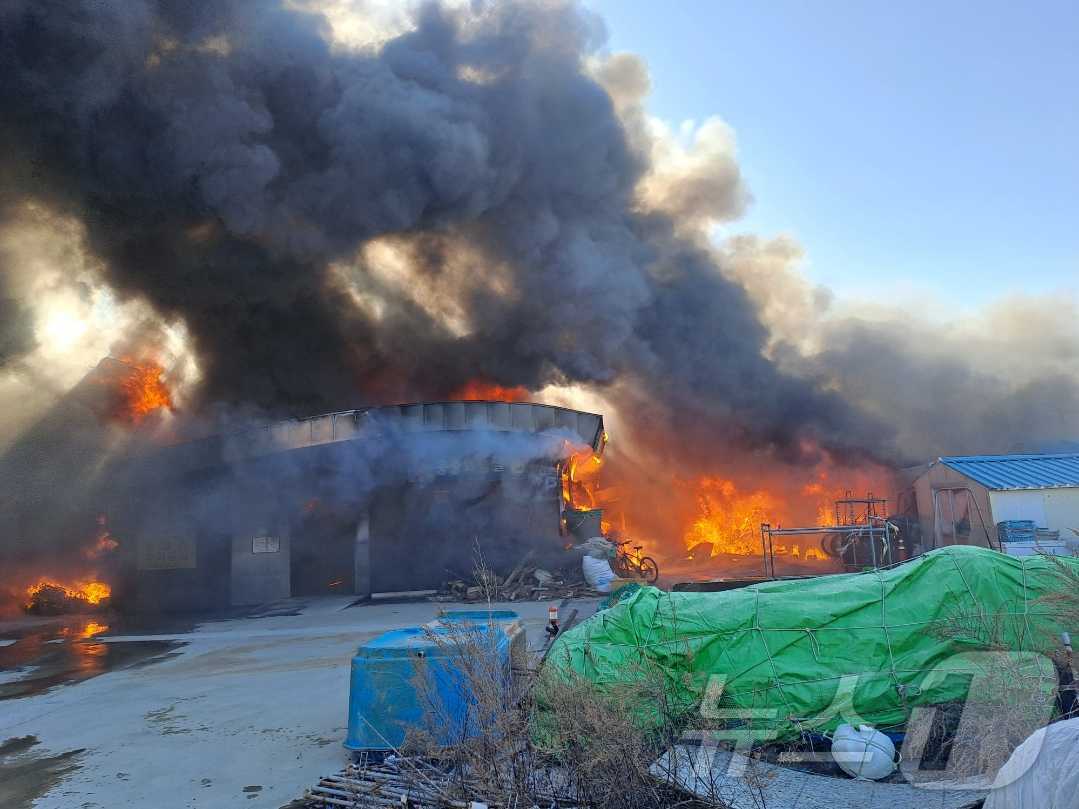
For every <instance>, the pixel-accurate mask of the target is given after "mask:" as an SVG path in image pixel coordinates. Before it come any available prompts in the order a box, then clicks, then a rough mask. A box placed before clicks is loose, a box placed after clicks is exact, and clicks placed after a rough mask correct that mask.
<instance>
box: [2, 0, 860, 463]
mask: <svg viewBox="0 0 1079 809" xmlns="http://www.w3.org/2000/svg"><path fill="white" fill-rule="evenodd" d="M601 44H602V31H601V28H600V26H599V24H598V22H597V21H596V20H595V19H593V18H592V17H591V16H590V15H589V14H587V13H585V12H583V11H582V10H581V9H579V8H578V7H577V6H576V5H574V4H570V3H522V2H512V3H491V4H473V5H471V6H469V7H468V8H467V9H460V8H456V7H455V8H446V7H442V6H439V5H437V4H428V5H424V6H421V7H419V8H418V10H417V11H416V14H415V20H414V26H413V27H412V28H411V29H410V30H408V31H407V32H405V33H402V34H400V35H399V36H397V37H396V38H393V39H391V40H390V41H388V42H386V43H384V44H383V45H382V46H381V47H380V48H378V49H377V50H375V49H370V50H358V49H353V50H348V49H343V48H335V47H333V46H331V43H330V34H329V29H328V24H327V21H326V20H325V19H324V18H323V17H322V16H320V15H319V14H317V13H311V12H308V11H304V10H297V9H295V8H292V7H289V6H287V5H286V4H283V3H277V2H261V3H254V2H214V3H187V2H180V0H114V1H113V2H108V0H64V2H41V0H26V1H25V2H23V1H22V0H14V2H13V1H12V0H6V2H5V3H4V4H3V7H2V9H0V108H2V109H3V116H2V118H0V176H2V178H3V180H4V189H3V192H2V193H3V195H4V199H3V200H0V202H13V201H20V200H24V199H33V200H35V201H36V202H39V203H41V204H45V205H47V206H49V207H50V208H51V209H53V210H56V211H59V212H62V213H66V214H69V215H72V216H75V217H77V218H78V219H80V220H81V221H82V222H84V223H85V228H86V243H87V246H88V248H89V249H90V250H91V251H93V253H94V254H95V255H96V256H97V257H99V258H100V259H101V260H102V262H103V263H104V266H105V271H106V273H107V279H106V280H107V283H108V284H109V285H110V286H111V287H113V288H114V289H115V290H116V291H117V292H119V293H120V294H121V295H123V296H129V297H135V298H139V299H142V300H144V301H146V302H148V303H149V304H150V305H152V306H153V307H154V308H155V309H156V310H157V311H158V312H159V313H160V314H161V315H162V316H163V317H169V318H178V319H181V320H182V321H183V322H184V323H186V325H187V328H188V330H189V332H190V334H191V336H192V340H193V343H194V347H195V350H196V352H197V354H198V357H199V362H200V366H201V370H202V383H201V388H200V391H199V397H200V402H201V403H202V404H204V405H205V404H211V403H227V404H243V405H254V406H257V407H259V408H261V409H262V410H263V411H264V412H266V413H267V414H271V415H307V414H310V413H312V412H317V411H325V410H330V409H337V408H345V407H354V406H357V405H361V404H373V403H379V402H385V401H394V400H398V401H399V400H403V399H415V398H430V397H438V396H442V395H445V394H447V393H448V392H449V391H451V390H453V389H454V388H456V387H459V386H460V385H461V384H462V383H463V382H464V381H466V380H467V379H469V378H472V377H477V376H479V377H486V378H490V379H494V380H497V381H499V382H501V383H503V384H505V385H524V386H526V387H528V388H530V389H537V388H540V387H543V386H544V385H546V384H548V383H572V382H577V383H586V384H590V385H594V386H608V385H614V384H618V385H622V386H625V387H628V388H633V389H634V390H636V391H638V392H640V393H641V394H642V395H645V396H647V397H649V398H651V399H654V400H655V401H656V402H657V403H659V405H660V406H661V407H662V409H663V411H664V413H665V419H666V420H667V422H668V425H669V426H670V427H672V428H674V429H675V430H676V432H678V434H680V435H683V436H687V437H688V438H689V440H687V442H686V443H687V445H688V446H690V447H692V446H694V444H695V443H696V442H695V441H694V440H693V439H694V438H695V437H698V436H700V437H709V438H710V439H712V440H714V439H716V438H723V439H725V440H734V441H738V442H740V443H742V444H746V445H751V446H770V447H773V448H776V449H778V450H780V451H782V452H787V453H793V454H797V453H798V452H799V451H800V447H801V446H802V445H803V443H802V439H804V438H812V439H814V441H815V442H816V443H819V444H821V445H823V446H824V447H826V448H829V449H831V450H833V451H837V452H840V451H841V452H854V453H857V452H859V451H879V450H880V449H881V446H880V444H879V436H880V435H881V433H880V432H879V425H874V424H872V423H871V421H870V420H869V419H868V418H867V417H865V416H863V415H861V414H860V413H859V411H857V410H855V409H854V408H852V407H850V406H848V405H847V404H846V403H845V401H844V400H843V399H842V398H841V397H840V396H839V395H837V394H835V393H833V392H828V391H826V390H825V389H824V388H823V387H821V386H819V385H818V384H816V383H814V382H812V381H807V380H806V379H803V378H799V377H796V376H794V375H791V374H788V373H784V372H781V371H780V370H778V369H777V367H776V366H775V365H774V364H773V362H772V361H771V360H769V359H767V358H766V357H765V353H764V349H765V345H766V342H767V339H768V332H767V330H766V328H765V327H764V326H763V325H762V323H761V321H760V319H759V318H758V316H757V314H756V309H755V306H754V305H753V304H752V303H751V302H750V300H749V298H748V297H747V294H746V293H745V291H744V289H743V287H742V286H741V285H740V284H738V283H736V282H735V281H732V280H730V279H729V278H728V277H726V276H725V275H724V274H723V273H721V272H720V268H719V266H718V264H717V259H716V257H715V255H714V253H713V252H712V251H711V250H709V249H708V248H707V246H705V245H703V244H701V243H700V242H699V241H698V240H697V239H695V238H693V237H690V236H687V235H685V232H684V230H682V229H680V228H679V226H678V225H679V223H678V222H676V221H674V218H673V217H672V216H671V215H670V214H666V213H663V212H661V211H657V210H655V209H652V210H646V209H645V208H643V207H642V206H641V205H640V201H639V199H638V197H637V193H636V192H637V187H638V184H639V181H640V180H641V178H642V177H643V176H644V175H645V173H646V172H647V171H648V169H649V164H648V156H647V154H645V152H644V151H643V150H642V149H641V148H639V144H638V138H637V137H636V133H634V132H632V131H628V130H627V124H626V120H627V119H626V118H625V117H620V116H619V114H618V112H617V110H616V109H615V104H614V102H613V101H612V97H611V95H610V94H609V93H608V91H607V90H606V89H604V87H602V86H601V85H600V84H599V83H597V80H596V79H595V78H593V76H592V74H591V73H590V71H589V70H588V66H587V60H588V59H589V58H590V57H591V56H592V55H594V54H595V52H596V48H597V47H599V46H600V45H601ZM734 179H735V180H737V177H735V178H734ZM724 181H725V180H724ZM711 187H712V186H710V185H707V184H703V185H701V186H700V187H699V188H697V189H696V190H695V191H694V194H698V193H702V192H701V190H700V189H704V190H705V191H704V192H703V193H706V192H707V189H709V188H711ZM378 239H383V240H389V241H390V242H391V243H393V242H394V240H396V243H397V245H398V248H399V249H400V250H401V251H403V252H404V253H406V254H407V255H408V256H409V257H410V263H409V267H410V270H409V272H410V273H411V276H410V277H409V279H407V281H406V282H405V284H404V285H403V286H404V288H408V287H409V286H411V285H420V286H423V285H427V286H430V287H431V288H437V287H438V285H439V284H440V283H443V282H445V281H446V280H447V279H448V280H450V281H455V282H456V281H459V282H460V283H459V284H458V285H457V289H458V291H457V293H456V300H455V306H456V307H457V308H458V309H459V310H460V311H461V313H462V315H461V316H462V318H463V319H464V321H465V327H463V328H457V329H455V328H451V326H450V325H448V324H447V321H446V319H445V318H444V317H442V316H440V315H439V313H438V311H437V306H436V305H435V304H437V301H434V302H432V301H424V300H417V298H416V296H410V295H408V294H400V290H401V289H402V286H401V285H398V286H396V287H394V286H392V285H389V284H387V282H386V279H385V278H384V277H382V276H380V275H378V274H377V273H374V272H370V271H369V269H370V268H369V266H368V263H367V261H368V260H367V259H366V258H365V257H364V252H363V248H364V247H365V245H369V244H370V243H371V242H372V240H378ZM462 256H464V257H462ZM0 290H2V288H0ZM364 295H368V296H374V297H376V298H377V299H378V300H379V301H380V304H379V306H378V307H375V308H374V309H372V308H371V307H364V306H362V305H359V304H358V303H357V299H358V297H359V298H362V297H363V296H364ZM12 305H13V304H8V303H4V306H5V307H10V306H12ZM5 319H7V318H5ZM24 348H25V345H24V343H22V342H20V341H19V338H18V337H17V336H16V337H9V336H8V335H7V333H6V329H5V333H4V349H3V350H4V356H2V357H0V361H4V360H6V359H7V358H8V357H9V355H12V354H14V353H16V351H17V350H22V349H24ZM874 442H877V443H876V444H874Z"/></svg>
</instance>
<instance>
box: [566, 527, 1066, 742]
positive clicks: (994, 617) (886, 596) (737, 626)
mask: <svg viewBox="0 0 1079 809" xmlns="http://www.w3.org/2000/svg"><path fill="white" fill-rule="evenodd" d="M1076 576H1079V559H1071V558H1067V559H1063V558H1056V559H1050V558H1048V557H1044V556H1030V557H1023V558H1017V557H1011V556H1006V555H1004V554H1001V553H997V552H996V551H991V550H987V549H984V548H975V547H964V546H952V547H948V548H941V549H939V550H935V551H932V552H930V553H928V554H925V555H924V556H920V557H918V558H916V559H913V560H911V561H909V562H905V563H902V564H899V565H896V566H894V567H891V568H887V569H882V570H872V571H866V572H863V573H852V574H845V575H835V576H821V577H818V578H813V579H803V580H786V581H774V582H766V583H762V584H757V585H753V586H751V587H746V588H744V589H741V590H732V591H727V592H720V593H667V592H663V591H661V590H657V589H655V588H653V587H645V588H642V589H641V590H639V591H638V592H636V593H634V594H633V595H632V596H630V597H629V598H628V599H626V600H624V601H622V602H620V603H618V604H615V605H614V606H612V607H611V608H610V609H606V610H601V611H600V612H598V613H597V614H596V615H594V616H593V617H592V618H590V619H589V620H587V621H585V622H584V623H582V624H580V625H579V626H577V627H575V628H573V629H572V630H570V631H569V632H567V633H565V634H564V635H562V636H561V637H559V638H558V640H557V641H556V643H555V645H554V648H553V649H552V650H551V653H550V656H549V658H548V661H547V662H548V668H549V669H550V670H551V673H552V674H554V675H557V674H558V673H559V672H562V673H575V674H576V675H578V676H581V677H584V678H586V679H587V680H589V681H591V682H592V683H594V684H596V685H597V686H599V687H600V688H602V689H618V688H619V687H620V686H629V685H632V684H634V682H636V681H639V680H640V679H641V678H643V677H651V676H659V677H660V678H662V679H663V680H664V683H665V690H666V692H667V694H668V703H669V705H670V706H672V707H673V708H674V709H675V710H678V711H683V712H687V713H689V712H696V713H697V715H703V716H704V717H705V718H708V717H709V716H710V715H711V716H715V717H723V718H726V719H730V718H735V719H737V718H738V717H745V718H746V719H747V720H752V721H755V722H759V721H762V720H763V721H765V722H770V723H771V724H772V725H773V728H774V738H780V739H782V738H791V737H794V736H797V735H798V734H799V733H800V732H802V731H807V730H819V731H830V730H833V729H834V728H835V727H836V726H837V725H839V724H840V723H842V722H850V723H852V724H858V723H866V724H871V725H874V726H875V727H878V728H882V729H885V728H896V727H900V726H902V725H903V724H904V723H905V722H906V720H907V718H908V717H909V716H910V712H911V710H912V709H913V708H914V707H916V706H919V705H936V704H941V703H947V702H955V701H962V700H963V699H965V698H966V696H967V693H968V691H969V690H970V689H971V688H972V685H971V684H972V666H977V665H978V663H977V658H978V656H977V655H976V654H975V655H972V654H971V653H974V652H983V651H988V650H1006V651H1007V652H1011V653H1016V652H1018V653H1022V654H1020V655H1019V656H1016V655H1014V654H1013V655H1012V657H1013V659H1015V658H1016V657H1018V658H1019V659H1020V662H1022V659H1023V658H1024V656H1025V657H1026V658H1028V659H1027V660H1026V663H1027V664H1029V665H1030V666H1031V667H1032V669H1031V670H1032V671H1033V672H1035V673H1036V674H1037V675H1039V676H1045V675H1046V672H1048V674H1049V676H1052V673H1053V669H1052V664H1051V662H1050V661H1049V660H1048V658H1046V657H1044V656H1043V655H1044V654H1046V653H1049V652H1052V651H1054V650H1056V649H1058V648H1059V646H1060V640H1059V638H1060V633H1061V632H1062V631H1065V630H1067V631H1071V632H1073V633H1074V631H1075V630H1076V629H1077V627H1074V626H1064V619H1063V618H1062V617H1061V614H1062V610H1061V608H1060V606H1059V605H1058V604H1054V603H1053V602H1052V600H1050V599H1047V596H1050V595H1051V594H1054V593H1056V594H1059V593H1061V592H1062V591H1064V590H1065V588H1074V582H1075V581H1076V578H1075V577H1076ZM1077 598H1079V594H1077ZM972 661H973V662H972ZM1017 670H1019V669H1017Z"/></svg>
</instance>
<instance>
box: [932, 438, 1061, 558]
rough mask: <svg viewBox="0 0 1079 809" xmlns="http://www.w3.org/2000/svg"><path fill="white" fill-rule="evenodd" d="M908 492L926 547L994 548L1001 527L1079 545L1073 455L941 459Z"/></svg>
mask: <svg viewBox="0 0 1079 809" xmlns="http://www.w3.org/2000/svg"><path fill="white" fill-rule="evenodd" d="M914 492H915V496H916V498H917V502H918V515H919V520H920V522H921V526H922V536H923V537H924V538H925V539H926V540H927V542H926V545H927V546H928V547H940V546H942V545H954V544H962V545H982V546H987V547H991V548H996V549H1000V547H1001V546H1000V539H1001V537H1000V536H999V534H1000V529H998V526H1000V524H1001V523H1008V524H1015V525H1021V526H1025V527H1029V528H1030V529H1031V530H1033V531H1034V532H1035V534H1036V536H1037V537H1039V538H1040V541H1042V542H1044V543H1045V544H1047V545H1048V544H1049V543H1050V542H1057V541H1059V542H1060V543H1063V544H1064V545H1065V546H1066V545H1068V544H1071V545H1074V546H1076V547H1079V452H1064V453H1041V454H1028V455H949V456H943V457H941V458H938V459H937V460H936V461H934V462H933V463H931V464H930V465H929V468H928V469H927V470H926V471H925V472H924V473H923V474H922V475H921V476H920V477H918V478H917V479H916V480H915V481H914ZM1031 524H1033V525H1031Z"/></svg>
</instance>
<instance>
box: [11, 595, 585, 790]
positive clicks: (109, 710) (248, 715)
mask: <svg viewBox="0 0 1079 809" xmlns="http://www.w3.org/2000/svg"><path fill="white" fill-rule="evenodd" d="M597 601H598V600H584V601H578V602H574V603H573V604H571V605H569V606H567V607H565V608H564V609H563V614H564V615H565V614H567V613H568V612H569V611H570V610H572V609H574V608H576V609H578V610H579V614H580V616H581V617H582V618H584V617H587V616H588V615H591V614H592V613H593V612H594V611H595V609H596V604H597ZM349 604H350V598H349V597H344V596H342V597H323V598H313V599H291V600H289V601H286V602H281V603H280V604H277V605H274V609H272V610H265V611H264V612H263V613H262V617H252V616H248V617H243V618H233V619H228V620H219V621H212V622H208V623H204V624H200V625H197V626H193V627H173V628H172V629H171V630H170V631H142V632H140V633H139V634H133V633H132V634H108V633H105V634H99V635H96V636H94V637H89V638H84V637H80V636H81V635H84V634H86V633H87V632H88V631H93V630H94V629H100V627H94V628H91V630H87V629H86V628H85V625H86V623H87V621H88V619H82V621H81V622H78V623H65V624H63V625H59V626H58V625H56V624H41V623H38V624H29V625H21V624H19V623H17V622H16V623H7V624H0V653H4V654H6V655H7V657H6V658H5V657H3V656H0V666H5V668H0V806H3V807H5V809H19V808H20V807H30V806H33V807H37V809H53V808H54V807H55V808H56V809H59V808H60V807H64V809H70V807H79V809H97V807H101V808H102V809H113V807H119V806H152V807H155V809H171V807H177V808H179V807H231V806H243V807H248V809H261V808H262V807H268V808H272V809H277V807H282V806H285V805H287V804H288V803H289V802H290V801H291V800H293V799H295V798H298V797H300V796H302V795H303V791H304V789H305V788H307V787H309V786H311V785H313V784H314V783H315V782H316V781H317V780H318V778H319V776H320V775H325V774H329V773H331V772H333V771H335V770H338V769H340V768H341V767H342V766H344V764H345V763H346V761H347V753H346V751H345V750H344V749H343V748H342V747H341V742H342V740H343V739H344V736H345V724H346V721H347V720H346V714H347V706H348V680H349V661H350V659H351V657H352V655H353V654H354V652H355V650H356V647H357V646H358V645H359V644H360V643H362V642H363V641H365V640H367V639H369V638H371V637H374V636H375V635H377V634H379V633H381V632H383V631H385V630H386V629H392V628H398V627H405V626H410V625H417V624H422V623H425V622H427V621H429V620H431V619H432V618H434V617H435V616H436V613H437V611H438V609H440V608H444V609H460V608H466V609H467V608H474V605H454V604H435V603H431V602H413V603H377V602H376V603H374V604H370V605H358V606H353V607H350V606H349ZM548 606H549V605H548V604H547V603H514V604H505V605H496V607H497V608H502V609H512V610H515V611H516V612H517V613H518V614H519V615H521V617H522V619H523V620H524V623H525V626H526V630H527V634H528V640H529V645H530V646H531V647H533V648H537V647H539V646H542V644H543V642H544V639H545V635H544V633H543V626H544V624H545V623H546V620H547V607H548ZM95 620H97V621H98V622H100V621H101V620H102V619H100V618H98V619H95ZM27 626H29V629H28V628H27ZM121 631H122V630H121ZM9 641H14V643H11V642H9ZM20 649H21V650H23V651H22V653H21V656H20V655H19V654H16V653H17V652H19V650H20ZM5 660H6V663H5V662H4V661H5ZM110 661H111V662H110Z"/></svg>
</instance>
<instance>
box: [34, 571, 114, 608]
mask: <svg viewBox="0 0 1079 809" xmlns="http://www.w3.org/2000/svg"><path fill="white" fill-rule="evenodd" d="M111 594H112V590H111V588H110V587H109V585H107V584H105V582H103V581H77V582H70V583H68V584H61V583H60V582H57V581H52V580H50V579H40V580H39V581H37V582H36V583H34V584H31V585H30V586H29V587H27V588H26V602H25V603H24V605H23V609H25V610H26V612H28V613H30V614H31V615H64V614H67V613H79V612H90V611H94V610H98V609H104V608H105V607H107V606H108V603H109V601H108V600H109V596H110V595H111Z"/></svg>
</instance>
